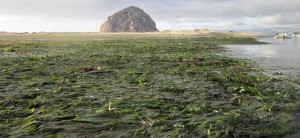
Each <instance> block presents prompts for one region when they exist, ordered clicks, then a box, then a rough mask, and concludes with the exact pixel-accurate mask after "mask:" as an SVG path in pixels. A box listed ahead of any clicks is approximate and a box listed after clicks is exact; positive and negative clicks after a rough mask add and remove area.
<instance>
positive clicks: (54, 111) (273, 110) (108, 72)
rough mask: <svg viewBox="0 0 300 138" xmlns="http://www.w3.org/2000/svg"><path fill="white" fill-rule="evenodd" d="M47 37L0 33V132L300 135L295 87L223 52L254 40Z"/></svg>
mask: <svg viewBox="0 0 300 138" xmlns="http://www.w3.org/2000/svg"><path fill="white" fill-rule="evenodd" d="M49 37H51V39H48V40H47V37H44V38H43V39H37V38H35V36H27V37H14V38H11V37H5V38H3V37H0V39H1V43H0V60H1V62H0V74H1V75H0V137H12V138H13V137H59V138H61V137H189V136H191V137H192V136H196V137H284V136H294V137H296V136H299V135H300V133H299V132H298V130H299V129H300V120H299V118H300V112H299V111H300V103H299V98H300V93H299V89H298V88H297V87H294V86H293V85H290V84H289V83H287V82H285V81H284V80H280V79H276V78H272V77H270V76H267V75H264V74H263V73H261V72H259V71H257V70H254V69H253V66H254V65H253V63H252V62H251V61H248V60H240V59H236V58H231V57H224V56H219V55H218V53H220V52H222V50H224V48H222V47H220V45H228V44H254V43H259V42H257V41H256V40H255V39H250V38H229V39H228V38H225V37H224V38H223V37H201V38H151V37H150V38H149V37H148V38H137V39H135V38H125V37H122V38H118V37H116V38H113V39H111V40H98V39H90V38H89V37H84V38H83V39H77V37H78V36H77V37H76V39H75V38H72V37H68V38H61V37H58V38H57V39H56V38H55V37H54V38H53V36H49ZM29 38H30V39H29Z"/></svg>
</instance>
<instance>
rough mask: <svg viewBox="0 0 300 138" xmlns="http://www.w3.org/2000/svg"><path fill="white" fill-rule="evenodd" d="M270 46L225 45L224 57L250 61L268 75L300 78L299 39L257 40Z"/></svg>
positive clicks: (268, 38) (269, 38)
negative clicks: (279, 74) (226, 50)
mask: <svg viewBox="0 0 300 138" xmlns="http://www.w3.org/2000/svg"><path fill="white" fill-rule="evenodd" d="M258 41H261V42H267V43H270V44H263V45H227V46H225V47H226V48H228V49H229V52H226V53H224V54H225V55H226V56H231V57H237V58H243V59H251V60H252V61H254V62H256V63H257V66H258V67H259V68H262V69H264V70H265V71H266V72H268V73H276V72H282V73H283V76H289V77H296V78H298V79H299V78H300V38H299V37H294V38H290V39H274V38H273V37H264V38H260V39H258Z"/></svg>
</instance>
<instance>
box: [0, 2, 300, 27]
mask: <svg viewBox="0 0 300 138" xmlns="http://www.w3.org/2000/svg"><path fill="white" fill-rule="evenodd" d="M128 6H137V7H139V8H141V9H143V10H144V11H145V12H146V13H148V14H149V15H150V16H151V17H152V19H153V20H154V21H155V22H156V26H157V28H158V29H159V30H160V31H163V30H173V31H179V30H194V29H211V30H227V31H245V32H282V31H300V0H151V1H150V0H0V31H6V32H41V31H45V32H99V30H100V25H101V24H102V23H103V22H105V21H106V20H107V17H108V16H110V15H112V14H113V13H115V12H117V11H120V10H122V9H123V8H126V7H128Z"/></svg>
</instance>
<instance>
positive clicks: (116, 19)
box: [100, 6, 158, 32]
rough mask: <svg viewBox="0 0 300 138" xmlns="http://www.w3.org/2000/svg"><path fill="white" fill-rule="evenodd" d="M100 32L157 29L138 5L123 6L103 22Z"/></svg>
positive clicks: (152, 30) (151, 30) (153, 30)
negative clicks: (123, 7)
mask: <svg viewBox="0 0 300 138" xmlns="http://www.w3.org/2000/svg"><path fill="white" fill-rule="evenodd" d="M100 31H101V32H155V31H158V30H157V28H156V25H155V22H154V21H153V20H152V19H151V17H150V16H149V15H148V14H147V13H145V12H144V11H143V10H142V9H140V8H138V7H134V6H131V7H128V8H125V9H123V10H121V11H119V12H117V13H115V14H113V15H112V16H109V17H108V20H107V21H106V22H104V23H103V24H102V26H101V29H100Z"/></svg>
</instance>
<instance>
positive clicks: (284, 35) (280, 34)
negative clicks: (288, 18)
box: [274, 33, 296, 38]
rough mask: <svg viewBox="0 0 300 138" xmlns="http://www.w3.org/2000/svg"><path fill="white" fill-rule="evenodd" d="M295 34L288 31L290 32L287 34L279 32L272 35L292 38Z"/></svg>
mask: <svg viewBox="0 0 300 138" xmlns="http://www.w3.org/2000/svg"><path fill="white" fill-rule="evenodd" d="M295 36H296V35H295V34H293V33H290V34H287V33H279V34H276V35H275V36H274V38H293V37H295Z"/></svg>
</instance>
